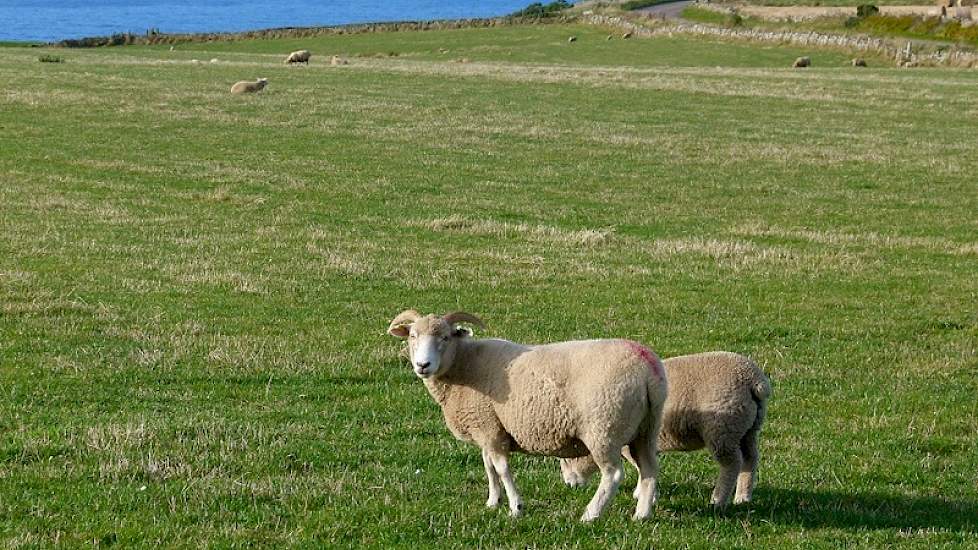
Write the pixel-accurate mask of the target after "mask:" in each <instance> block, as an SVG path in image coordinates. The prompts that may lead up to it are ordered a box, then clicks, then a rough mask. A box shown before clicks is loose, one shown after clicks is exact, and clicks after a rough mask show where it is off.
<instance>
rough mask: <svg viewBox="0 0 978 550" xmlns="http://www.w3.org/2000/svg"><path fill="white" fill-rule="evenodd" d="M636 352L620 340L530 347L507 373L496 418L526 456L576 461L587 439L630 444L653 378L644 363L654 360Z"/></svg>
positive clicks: (645, 404) (651, 368) (645, 410)
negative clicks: (619, 440)
mask: <svg viewBox="0 0 978 550" xmlns="http://www.w3.org/2000/svg"><path fill="white" fill-rule="evenodd" d="M636 346H638V345H637V344H635V343H634V342H629V341H624V340H587V341H572V342H561V343H558V344H548V345H542V346H533V347H531V348H530V350H529V351H527V352H526V353H523V354H522V355H520V356H518V357H516V358H515V359H514V360H513V361H512V362H511V363H510V364H509V365H508V366H507V367H506V377H505V380H506V383H507V385H508V388H505V390H506V391H503V392H501V394H504V395H505V398H503V399H498V400H497V402H496V404H495V409H496V414H497V416H498V417H499V418H500V420H501V421H502V423H503V425H504V426H505V428H506V430H507V432H509V433H510V434H511V435H512V437H513V438H514V439H515V440H516V442H517V444H518V445H519V446H520V447H521V448H522V449H523V450H525V451H527V452H530V453H541V454H550V455H555V456H580V455H581V454H584V453H586V452H587V451H586V449H585V448H584V446H583V445H582V443H581V438H582V437H585V435H587V434H590V435H594V434H604V433H610V434H613V436H614V437H621V438H624V439H626V440H628V441H630V440H631V438H632V436H633V434H634V433H635V431H636V430H637V429H638V426H639V424H640V423H641V422H642V420H643V419H644V418H645V416H646V414H647V410H648V406H647V397H646V396H647V393H648V387H649V384H650V383H652V381H653V378H654V376H655V370H654V369H653V366H650V365H649V363H648V357H652V358H653V359H654V356H651V354H650V353H649V352H648V350H646V349H645V348H641V349H642V350H645V353H649V355H648V357H643V356H642V355H641V354H640V353H639V352H638V351H637V348H636ZM639 347H641V346H639ZM654 368H658V362H657V360H656V363H655V365H654ZM659 375H660V376H661V372H660V373H659ZM619 432H620V433H619ZM621 434H624V435H621Z"/></svg>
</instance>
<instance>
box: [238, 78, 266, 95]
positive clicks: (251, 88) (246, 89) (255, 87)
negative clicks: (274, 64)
mask: <svg viewBox="0 0 978 550" xmlns="http://www.w3.org/2000/svg"><path fill="white" fill-rule="evenodd" d="M267 85H268V79H267V78H259V79H258V80H256V81H255V82H250V81H248V80H242V81H241V82H235V83H234V86H231V93H232V94H254V93H258V92H260V91H262V90H263V89H265V86H267Z"/></svg>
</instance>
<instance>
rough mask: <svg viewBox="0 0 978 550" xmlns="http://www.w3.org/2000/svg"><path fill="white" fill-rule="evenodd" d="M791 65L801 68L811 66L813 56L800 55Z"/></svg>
mask: <svg viewBox="0 0 978 550" xmlns="http://www.w3.org/2000/svg"><path fill="white" fill-rule="evenodd" d="M791 66H792V67H794V68H795V69H801V68H804V67H811V66H812V58H811V57H808V56H805V57H799V58H798V59H795V62H794V63H792V64H791Z"/></svg>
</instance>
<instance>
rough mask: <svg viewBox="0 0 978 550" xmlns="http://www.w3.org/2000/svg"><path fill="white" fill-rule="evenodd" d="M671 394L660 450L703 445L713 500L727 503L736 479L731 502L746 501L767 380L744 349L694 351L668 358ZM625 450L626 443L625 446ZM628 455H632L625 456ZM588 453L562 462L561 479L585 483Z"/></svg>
mask: <svg viewBox="0 0 978 550" xmlns="http://www.w3.org/2000/svg"><path fill="white" fill-rule="evenodd" d="M663 364H664V366H665V369H666V376H668V378H669V396H668V398H667V399H666V405H665V409H664V411H663V420H662V431H661V432H660V433H659V441H658V446H659V450H662V451H695V450H698V449H702V448H703V447H706V448H708V449H709V450H710V452H711V453H713V457H714V458H715V459H716V461H717V462H719V463H720V476H719V478H718V479H717V483H716V487H715V488H714V490H713V498H712V499H711V502H712V504H713V505H714V506H716V507H723V506H726V504H727V502H728V501H729V499H730V495H731V493H732V492H733V489H734V482H736V485H737V491H736V496H734V501H733V502H734V504H740V503H743V502H749V501H750V499H751V493H752V492H753V490H754V484H755V483H756V479H757V464H758V460H759V458H760V453H759V452H758V448H757V437H758V435H759V434H760V431H761V424H762V423H763V422H764V415H765V413H766V411H767V400H768V398H769V397H770V396H771V384H770V382H769V381H768V379H767V376H765V375H764V373H763V372H762V371H761V369H760V368H758V366H757V365H756V364H755V363H754V362H753V361H751V360H750V359H748V358H747V357H744V356H743V355H738V354H736V353H729V352H723V351H719V352H712V353H698V354H695V355H685V356H682V357H674V358H672V359H666V360H665V361H664V362H663ZM623 452H624V453H625V454H626V457H627V453H628V449H623ZM629 460H631V458H629ZM594 468H595V465H594V462H593V461H592V460H591V459H590V458H589V457H581V458H576V459H565V460H561V462H560V470H561V474H562V476H563V478H564V482H565V483H567V484H568V485H571V486H578V485H583V484H584V483H585V482H587V478H588V476H589V475H590V474H591V472H593V471H594Z"/></svg>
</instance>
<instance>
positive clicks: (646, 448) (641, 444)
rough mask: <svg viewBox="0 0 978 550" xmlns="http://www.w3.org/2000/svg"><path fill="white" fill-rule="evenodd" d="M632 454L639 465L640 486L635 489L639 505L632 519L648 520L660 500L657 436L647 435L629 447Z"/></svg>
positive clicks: (640, 437)
mask: <svg viewBox="0 0 978 550" xmlns="http://www.w3.org/2000/svg"><path fill="white" fill-rule="evenodd" d="M629 447H630V449H631V454H632V456H633V457H634V459H635V462H637V463H638V485H636V487H635V492H636V493H637V499H638V503H637V504H636V505H635V515H633V516H632V519H635V520H640V519H646V518H648V517H649V515H650V514H651V513H652V506H654V505H655V503H656V500H657V499H658V495H657V492H658V487H657V486H656V485H657V479H658V477H659V458H658V457H657V456H656V452H655V436H653V437H651V438H649V437H647V436H645V435H641V436H639V438H638V439H636V440H635V441H633V442H632V443H631V444H630V445H629Z"/></svg>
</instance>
